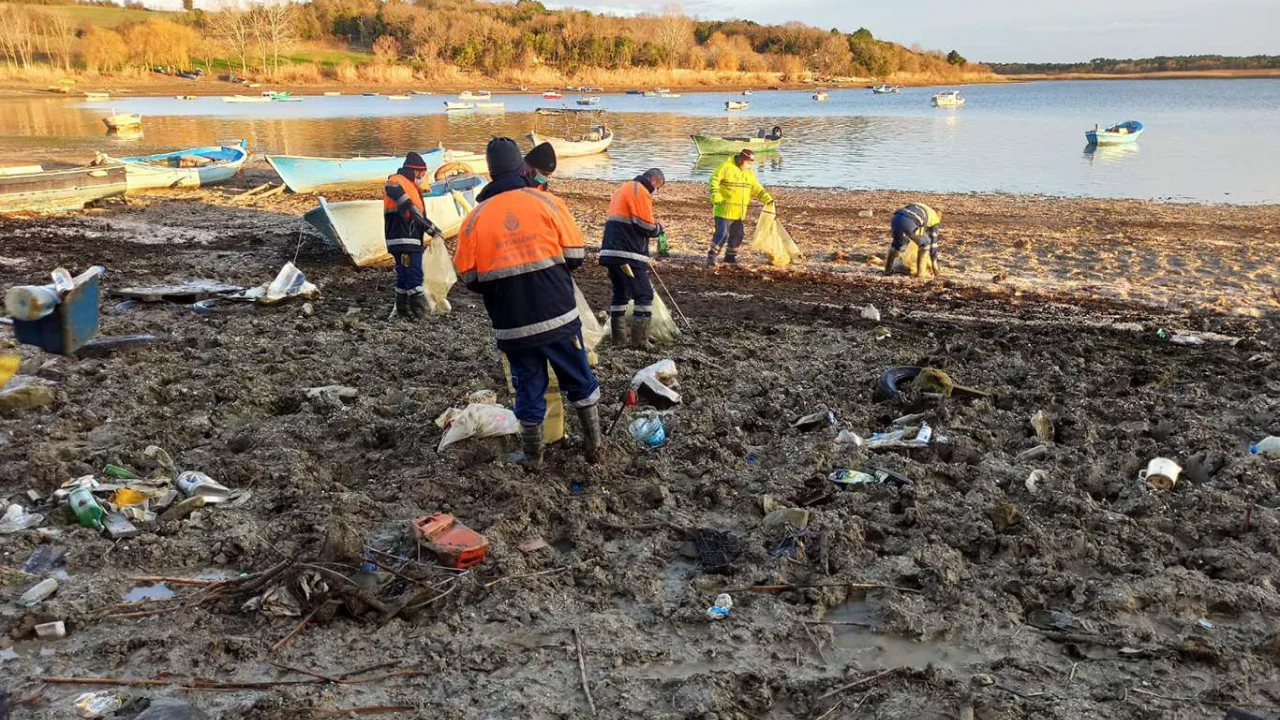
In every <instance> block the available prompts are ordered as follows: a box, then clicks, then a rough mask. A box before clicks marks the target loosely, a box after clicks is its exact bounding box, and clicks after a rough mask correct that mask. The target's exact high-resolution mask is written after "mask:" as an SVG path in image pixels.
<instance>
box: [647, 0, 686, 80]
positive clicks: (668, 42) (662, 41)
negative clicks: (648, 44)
mask: <svg viewBox="0 0 1280 720" xmlns="http://www.w3.org/2000/svg"><path fill="white" fill-rule="evenodd" d="M653 39H654V42H655V43H657V45H658V47H660V48H662V52H663V54H664V55H665V58H664V59H665V60H666V62H667V67H673V66H675V64H676V62H678V61H679V59H680V56H681V55H682V54H683V53H684V52H685V51H686V50H688V49H689V48H690V47H692V46H693V20H692V19H691V18H690V17H689V16H687V15H685V14H684V10H683V9H682V8H681V7H680V6H679V5H678V4H675V3H671V4H668V5H665V6H664V7H663V8H662V14H661V15H659V16H658V20H657V22H656V23H655V24H654V38H653Z"/></svg>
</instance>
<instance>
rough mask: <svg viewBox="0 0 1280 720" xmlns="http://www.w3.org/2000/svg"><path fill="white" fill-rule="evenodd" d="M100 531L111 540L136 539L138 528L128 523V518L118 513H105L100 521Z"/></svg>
mask: <svg viewBox="0 0 1280 720" xmlns="http://www.w3.org/2000/svg"><path fill="white" fill-rule="evenodd" d="M102 531H103V532H105V533H106V534H107V537H109V538H111V539H112V540H124V539H126V538H131V537H136V536H137V535H138V533H139V530H138V528H137V527H135V526H134V524H133V523H131V522H129V518H127V517H125V515H124V513H120V512H113V513H107V516H106V517H105V518H103V519H102Z"/></svg>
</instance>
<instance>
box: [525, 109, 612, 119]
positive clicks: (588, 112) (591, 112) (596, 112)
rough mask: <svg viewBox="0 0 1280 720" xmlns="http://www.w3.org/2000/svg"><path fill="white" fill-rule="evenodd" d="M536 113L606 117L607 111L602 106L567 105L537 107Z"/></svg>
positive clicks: (578, 116)
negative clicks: (569, 106) (572, 106)
mask: <svg viewBox="0 0 1280 720" xmlns="http://www.w3.org/2000/svg"><path fill="white" fill-rule="evenodd" d="M533 112H534V114H535V115H563V116H566V117H574V118H583V117H593V118H597V117H604V116H605V114H606V113H605V111H604V109H602V108H567V107H540V108H537V109H535V110H534V111H533Z"/></svg>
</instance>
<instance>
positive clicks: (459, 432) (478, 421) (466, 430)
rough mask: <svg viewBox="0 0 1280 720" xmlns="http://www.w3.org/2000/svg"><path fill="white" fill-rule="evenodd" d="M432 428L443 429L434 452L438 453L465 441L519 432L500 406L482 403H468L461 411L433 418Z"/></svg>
mask: <svg viewBox="0 0 1280 720" xmlns="http://www.w3.org/2000/svg"><path fill="white" fill-rule="evenodd" d="M436 426H437V427H439V428H440V429H441V430H444V437H442V438H440V444H439V445H438V446H437V447H436V452H442V451H443V450H444V449H445V448H447V447H449V446H450V445H452V444H454V443H456V442H459V441H461V440H466V439H467V438H473V437H478V438H487V437H498V436H500V435H515V434H516V433H517V432H519V431H520V423H519V422H518V421H517V420H516V416H515V413H513V412H511V411H510V410H508V409H506V408H504V407H502V406H501V405H488V404H484V403H471V404H470V405H468V406H466V407H465V408H462V409H461V410H459V409H458V408H449V409H448V410H445V411H444V412H442V413H440V417H438V418H436Z"/></svg>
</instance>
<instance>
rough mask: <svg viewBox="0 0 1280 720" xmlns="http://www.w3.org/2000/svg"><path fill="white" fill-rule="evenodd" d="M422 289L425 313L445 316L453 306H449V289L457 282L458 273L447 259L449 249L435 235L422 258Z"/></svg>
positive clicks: (440, 238) (449, 259)
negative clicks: (425, 303) (424, 298)
mask: <svg viewBox="0 0 1280 720" xmlns="http://www.w3.org/2000/svg"><path fill="white" fill-rule="evenodd" d="M422 273H423V283H422V287H423V290H425V294H426V296H427V312H429V313H431V314H432V315H447V314H449V312H450V311H451V310H453V306H452V305H450V304H449V289H450V288H452V287H453V286H454V284H455V283H457V282H458V273H457V271H456V270H455V269H454V267H453V260H452V259H451V258H450V257H449V248H447V247H445V244H444V237H442V236H440V235H435V236H433V237H432V238H431V242H429V243H427V247H426V250H425V252H424V253H423V257H422Z"/></svg>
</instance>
